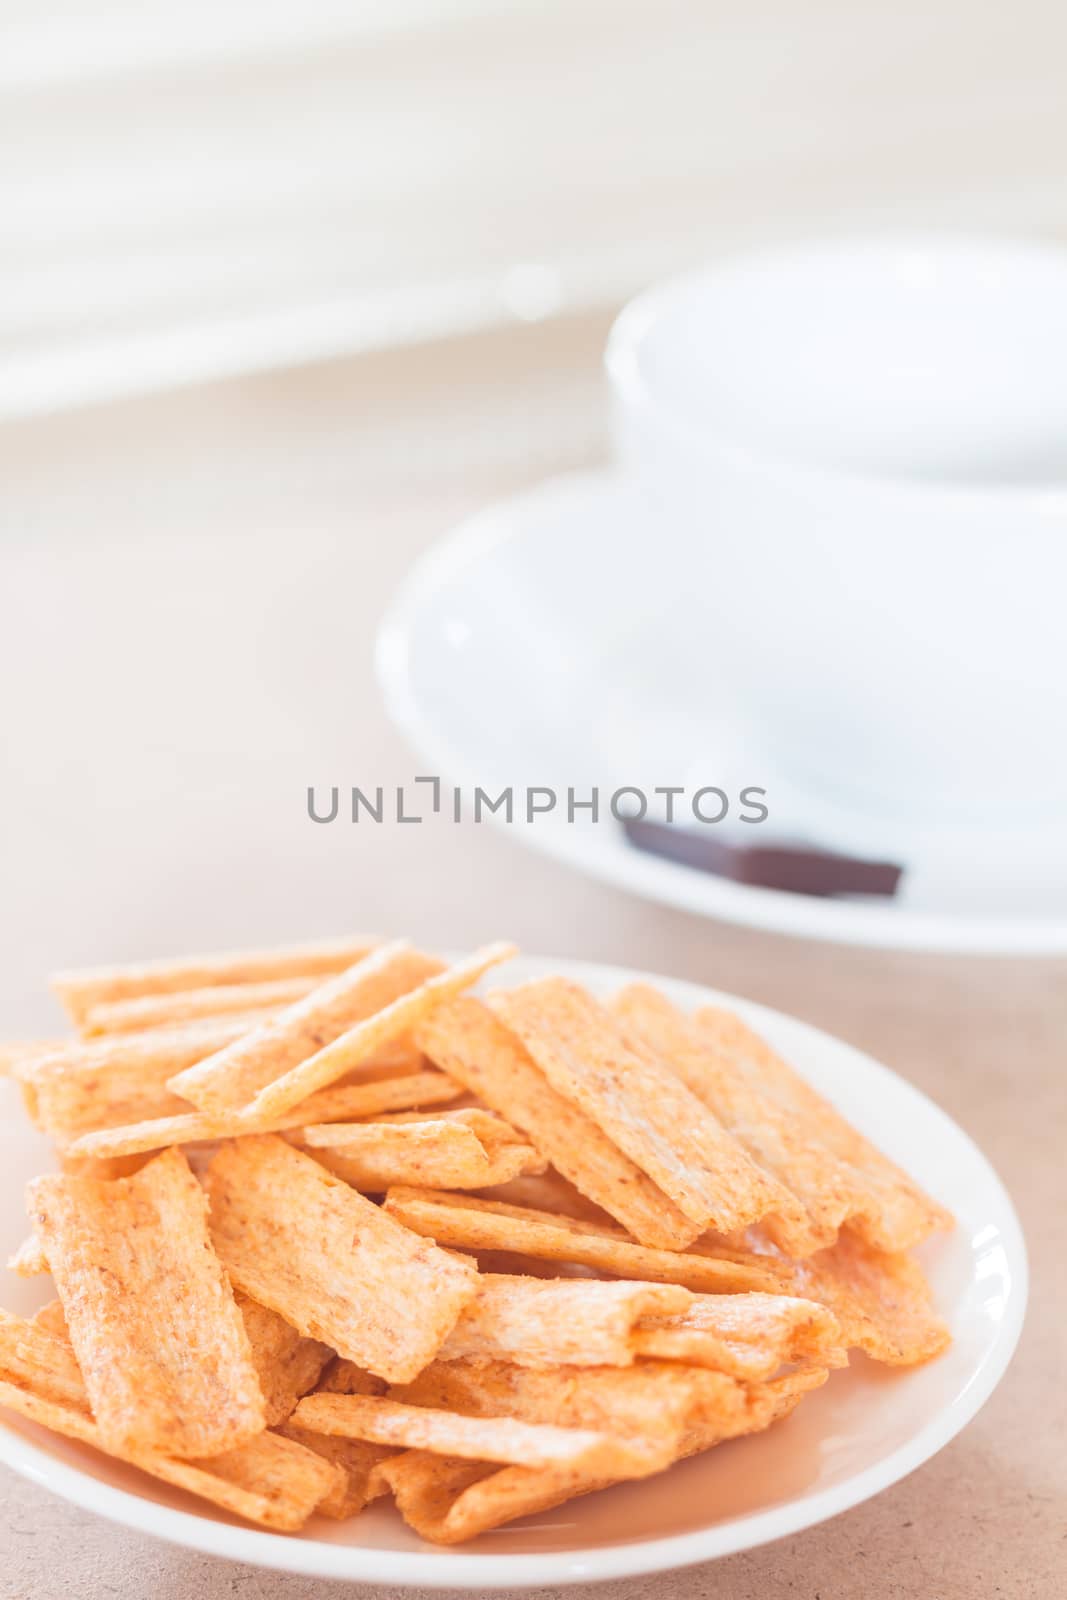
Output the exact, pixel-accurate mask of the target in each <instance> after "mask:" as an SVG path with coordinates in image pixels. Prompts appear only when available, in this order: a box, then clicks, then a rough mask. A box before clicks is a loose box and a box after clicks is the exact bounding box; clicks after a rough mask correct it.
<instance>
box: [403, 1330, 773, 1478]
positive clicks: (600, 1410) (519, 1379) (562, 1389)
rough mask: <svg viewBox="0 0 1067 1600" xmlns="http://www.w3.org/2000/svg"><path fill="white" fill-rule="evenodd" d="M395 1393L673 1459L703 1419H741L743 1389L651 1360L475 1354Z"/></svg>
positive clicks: (428, 1371)
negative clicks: (576, 1363) (580, 1361)
mask: <svg viewBox="0 0 1067 1600" xmlns="http://www.w3.org/2000/svg"><path fill="white" fill-rule="evenodd" d="M390 1397H391V1398H393V1399H397V1400H402V1401H404V1402H405V1403H407V1404H410V1405H416V1406H432V1407H435V1408H438V1409H440V1410H443V1411H457V1412H459V1413H460V1414H462V1415H464V1416H474V1417H517V1418H519V1419H520V1420H521V1421H523V1422H538V1423H541V1422H550V1423H554V1424H555V1425H556V1426H558V1427H563V1428H586V1429H589V1430H591V1431H592V1432H594V1433H604V1434H609V1435H611V1436H612V1437H615V1438H619V1439H630V1440H634V1441H641V1442H642V1443H643V1444H644V1445H645V1446H647V1448H648V1449H649V1450H650V1451H651V1452H652V1454H653V1456H654V1457H655V1460H656V1463H657V1464H658V1465H659V1466H664V1465H666V1464H667V1462H668V1461H670V1460H673V1459H674V1456H675V1454H676V1453H677V1449H678V1445H679V1442H680V1441H681V1440H682V1439H683V1438H684V1437H685V1435H686V1433H687V1432H688V1431H689V1430H690V1429H691V1428H693V1427H695V1426H696V1425H697V1424H698V1423H700V1424H703V1423H707V1422H711V1421H715V1422H717V1423H719V1424H721V1425H723V1426H726V1425H727V1424H729V1423H731V1421H732V1420H733V1419H736V1418H737V1417H739V1416H741V1415H742V1414H743V1412H744V1409H745V1406H746V1403H747V1401H746V1390H745V1388H744V1386H743V1385H742V1384H739V1383H736V1382H735V1381H734V1379H733V1378H729V1377H726V1376H724V1375H723V1374H722V1373H721V1372H710V1371H707V1370H706V1369H702V1368H699V1367H685V1366H681V1365H675V1364H671V1363H668V1362H659V1361H646V1362H641V1363H640V1364H639V1365H637V1366H632V1367H601V1366H597V1367H571V1366H564V1367H548V1368H539V1367H523V1366H519V1365H518V1364H517V1363H514V1362H509V1361H494V1360H487V1359H485V1358H484V1357H476V1358H474V1359H470V1360H463V1361H442V1360H437V1361H434V1362H433V1363H432V1364H431V1365H430V1366H428V1367H426V1368H425V1370H424V1371H423V1372H420V1373H419V1375H418V1377H417V1378H415V1379H414V1380H413V1382H411V1383H408V1384H404V1385H401V1386H395V1387H394V1388H393V1389H391V1390H390Z"/></svg>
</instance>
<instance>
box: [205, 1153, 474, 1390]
mask: <svg viewBox="0 0 1067 1600" xmlns="http://www.w3.org/2000/svg"><path fill="white" fill-rule="evenodd" d="M205 1182H206V1187H207V1191H208V1194H209V1196H210V1200H211V1228H212V1236H213V1238H214V1241H215V1248H216V1249H217V1250H218V1252H219V1255H220V1256H221V1257H222V1260H223V1262H224V1264H225V1266H226V1269H227V1271H228V1272H229V1274H230V1277H231V1279H232V1280H233V1282H234V1283H235V1284H236V1285H237V1287H238V1288H240V1289H243V1290H244V1292H245V1293H246V1294H248V1295H251V1297H252V1298H253V1299H254V1300H258V1301H259V1303H260V1304H261V1305H265V1306H269V1307H270V1308H271V1309H272V1310H273V1311H277V1312H278V1313H279V1315H280V1316H283V1317H284V1318H285V1319H286V1321H287V1322H290V1323H292V1325H293V1327H294V1328H297V1329H298V1330H299V1331H300V1332H301V1333H302V1334H305V1335H306V1336H307V1337H308V1338H312V1339H321V1340H322V1341H323V1342H324V1343H325V1344H328V1345H330V1346H332V1348H333V1349H334V1350H336V1351H338V1352H339V1354H341V1355H343V1356H347V1357H348V1359H349V1360H350V1361H354V1362H356V1363H357V1364H358V1365H359V1366H361V1367H366V1368H368V1369H369V1371H371V1372H373V1373H376V1374H377V1375H378V1376H380V1377H384V1378H388V1379H389V1380H390V1381H391V1382H397V1381H402V1380H403V1379H404V1378H409V1377H412V1376H414V1374H415V1373H416V1372H418V1371H419V1369H420V1368H421V1367H423V1366H424V1365H425V1364H426V1362H427V1361H430V1360H431V1359H432V1358H433V1356H434V1354H435V1353H436V1351H437V1350H438V1349H439V1348H440V1346H441V1345H442V1344H443V1343H444V1340H445V1339H446V1337H447V1336H448V1334H449V1332H450V1331H451V1329H452V1326H453V1324H454V1323H455V1321H456V1318H457V1317H458V1316H459V1314H460V1312H461V1310H462V1309H463V1307H464V1305H465V1304H466V1303H467V1301H468V1300H471V1299H473V1298H474V1296H475V1294H476V1293H477V1289H478V1276H477V1273H476V1272H475V1270H474V1268H473V1267H471V1266H468V1265H467V1264H466V1263H464V1262H461V1261H459V1260H456V1259H455V1258H453V1257H452V1256H450V1255H447V1254H446V1253H445V1252H444V1251H443V1250H438V1249H437V1248H436V1247H435V1246H433V1245H431V1244H428V1243H427V1242H426V1241H425V1240H424V1239H420V1238H417V1237H415V1236H414V1235H413V1234H412V1233H411V1232H409V1231H408V1230H407V1229H405V1228H404V1227H402V1226H401V1225H400V1224H399V1223H397V1222H396V1221H395V1220H394V1219H393V1218H392V1217H388V1216H386V1215H385V1213H384V1211H382V1210H381V1208H380V1207H378V1206H376V1205H373V1204H372V1203H371V1202H370V1201H369V1200H365V1199H364V1198H363V1196H362V1195H360V1194H357V1193H356V1191H355V1190H354V1189H351V1188H349V1186H348V1185H347V1184H345V1183H342V1182H341V1180H340V1179H339V1178H336V1177H334V1176H333V1175H332V1174H331V1173H329V1172H327V1171H326V1170H325V1169H324V1168H323V1167H321V1166H320V1165H319V1164H318V1162H317V1161H313V1160H312V1159H311V1157H310V1156H307V1155H304V1154H302V1152H300V1151H299V1150H294V1148H293V1147H292V1145H290V1144H286V1142H285V1141H284V1140H283V1139H279V1138H277V1137H276V1136H274V1135H271V1134H265V1135H258V1134H257V1135H253V1136H251V1137H249V1138H244V1139H237V1140H233V1141H231V1142H229V1143H227V1144H224V1145H223V1146H222V1147H221V1149H220V1150H219V1152H218V1154H217V1155H216V1156H215V1158H214V1160H213V1161H212V1163H211V1165H210V1167H209V1168H208V1171H207V1176H206V1180H205ZM280 1201H282V1203H279V1202H280Z"/></svg>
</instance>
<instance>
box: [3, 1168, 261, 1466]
mask: <svg viewBox="0 0 1067 1600" xmlns="http://www.w3.org/2000/svg"><path fill="white" fill-rule="evenodd" d="M28 1199H29V1206H30V1210H31V1214H32V1217H33V1223H34V1228H35V1231H36V1233H37V1237H38V1238H39V1240H40V1242H41V1244H42V1246H43V1249H44V1253H45V1255H46V1256H47V1258H48V1265H49V1269H50V1271H51V1273H52V1277H53V1278H54V1279H55V1283H56V1288H57V1290H58V1291H59V1297H60V1299H61V1300H62V1302H63V1310H64V1313H65V1315H66V1319H67V1325H68V1327H69V1329H70V1339H71V1344H72V1345H73V1347H74V1352H75V1354H76V1356H77V1358H78V1362H79V1364H80V1366H81V1369H82V1372H83V1373H84V1375H85V1384H86V1388H87V1390H88V1393H89V1397H90V1401H91V1403H92V1408H93V1415H94V1416H95V1418H96V1421H97V1424H98V1426H99V1429H100V1437H101V1438H102V1439H103V1441H104V1443H105V1445H106V1447H107V1448H108V1449H111V1450H113V1451H114V1452H116V1453H121V1454H125V1455H129V1454H130V1453H131V1452H136V1451H143V1450H158V1451H161V1452H162V1453H164V1454H166V1455H178V1456H209V1455H216V1454H219V1453H221V1452H222V1451H225V1450H230V1449H232V1448H233V1447H234V1446H235V1445H238V1444H241V1443H243V1442H244V1441H245V1440H246V1439H248V1438H250V1437H251V1436H252V1435H253V1434H255V1433H258V1432H259V1431H260V1430H261V1429H262V1428H263V1425H264V1406H263V1396H262V1394H261V1392H260V1388H259V1382H258V1379H257V1377H256V1371H255V1367H254V1366H253V1363H252V1355H251V1351H250V1349H249V1344H248V1337H247V1335H246V1333H245V1329H244V1324H243V1322H242V1320H241V1315H240V1312H239V1311H238V1310H237V1307H236V1305H235V1304H234V1300H233V1294H232V1292H231V1290H230V1286H229V1283H228V1281H227V1279H226V1275H225V1273H224V1272H223V1269H222V1266H221V1264H220V1263H219V1260H218V1258H217V1257H216V1255H215V1252H214V1250H213V1249H212V1247H211V1241H210V1238H209V1236H208V1230H207V1205H206V1202H205V1199H204V1195H203V1192H202V1190H201V1188H200V1185H199V1184H198V1183H197V1181H196V1179H195V1178H194V1177H193V1174H192V1173H191V1171H190V1170H189V1166H188V1163H187V1162H186V1160H185V1158H184V1157H183V1156H182V1155H181V1154H180V1152H178V1151H177V1150H170V1151H167V1152H166V1153H165V1154H164V1155H162V1156H159V1157H158V1158H157V1159H156V1160H154V1161H151V1162H149V1164H148V1165H147V1166H146V1167H143V1168H142V1169H141V1171H140V1172H138V1173H137V1174H136V1175H135V1176H134V1177H132V1178H120V1179H118V1180H117V1181H116V1182H113V1183H107V1182H100V1181H99V1180H97V1179H93V1178H76V1177H70V1176H65V1175H57V1176H51V1177H44V1178H36V1179H34V1181H33V1182H32V1183H31V1184H30V1185H29V1189H28Z"/></svg>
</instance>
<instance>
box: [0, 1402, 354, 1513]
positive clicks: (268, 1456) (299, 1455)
mask: <svg viewBox="0 0 1067 1600" xmlns="http://www.w3.org/2000/svg"><path fill="white" fill-rule="evenodd" d="M0 1405H3V1406H6V1407H8V1409H9V1410H11V1411H15V1412H17V1413H18V1414H19V1415H20V1416H23V1417H26V1418H28V1420H29V1421H31V1422H36V1423H39V1424H40V1426H41V1427H44V1428H49V1429H51V1431H52V1432H53V1433H59V1434H62V1435H63V1436H64V1437H65V1438H67V1439H77V1440H79V1441H80V1442H81V1443H83V1444H88V1445H93V1446H95V1448H96V1449H98V1450H102V1451H104V1452H105V1453H106V1454H108V1455H117V1456H118V1457H119V1459H120V1460H122V1461H126V1462H128V1463H129V1464H130V1465H131V1466H135V1467H139V1468H140V1470H141V1471H142V1472H147V1473H148V1474H149V1475H150V1476H151V1477H153V1478H158V1479H160V1480H161V1481H162V1482H164V1483H169V1484H171V1485H172V1486H173V1487H174V1488H176V1489H184V1490H185V1491H186V1493H188V1494H193V1495H197V1496H198V1497H199V1498H200V1499H202V1500H209V1501H211V1502H212V1504H214V1505H217V1506H221V1507H222V1509H223V1510H224V1511H230V1512H232V1513H233V1514H234V1515H235V1516H238V1517H244V1518H245V1519H246V1520H247V1521H249V1522H256V1523H259V1524H261V1525H262V1526H263V1527H265V1528H272V1529H274V1530H275V1531H276V1532H278V1533H296V1532H297V1531H298V1530H299V1529H300V1528H302V1527H303V1526H304V1523H305V1522H306V1521H307V1519H308V1517H309V1516H310V1515H311V1513H312V1512H313V1511H314V1510H315V1509H316V1507H317V1506H318V1505H319V1504H320V1502H321V1501H322V1500H323V1499H324V1498H326V1497H329V1496H331V1495H333V1494H335V1493H337V1492H339V1488H340V1480H339V1476H338V1471H337V1469H336V1468H334V1467H333V1466H332V1464H331V1463H330V1462H328V1461H324V1460H323V1459H322V1458H321V1456H319V1455H317V1454H315V1453H313V1452H312V1451H310V1450H307V1449H305V1448H304V1447H303V1446H302V1445H300V1444H298V1443H297V1442H296V1441H294V1440H292V1439H283V1438H281V1437H280V1436H279V1435H278V1434H276V1433H272V1432H264V1433H260V1434H257V1435H256V1437H255V1438H254V1439H251V1440H249V1442H248V1443H247V1444H244V1445H241V1446H239V1447H238V1448H237V1449H235V1450H228V1451H226V1452H225V1454H223V1455H218V1456H213V1457H212V1458H211V1459H210V1460H208V1461H176V1460H174V1459H172V1458H171V1457H168V1456H164V1455H160V1454H158V1453H155V1452H152V1451H141V1452H137V1453H135V1454H129V1455H124V1454H120V1453H119V1452H118V1451H114V1450H109V1449H108V1447H107V1446H106V1445H105V1444H104V1441H103V1439H102V1438H101V1435H100V1430H99V1428H98V1427H97V1425H96V1423H95V1422H94V1421H93V1420H92V1417H91V1415H90V1414H89V1411H88V1409H87V1408H85V1409H82V1408H79V1407H77V1406H74V1405H71V1404H65V1403H64V1402H62V1401H58V1400H50V1399H46V1398H44V1397H42V1396H41V1395H39V1394H37V1393H35V1392H34V1391H33V1390H32V1389H31V1388H29V1387H26V1386H24V1385H23V1384H21V1383H12V1382H9V1381H8V1380H7V1379H6V1378H0Z"/></svg>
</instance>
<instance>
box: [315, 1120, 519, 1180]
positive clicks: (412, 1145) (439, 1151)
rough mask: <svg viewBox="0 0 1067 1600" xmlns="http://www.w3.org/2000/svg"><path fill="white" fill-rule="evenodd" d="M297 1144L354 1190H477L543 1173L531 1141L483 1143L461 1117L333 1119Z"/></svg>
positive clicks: (320, 1125)
mask: <svg viewBox="0 0 1067 1600" xmlns="http://www.w3.org/2000/svg"><path fill="white" fill-rule="evenodd" d="M300 1138H301V1143H303V1144H305V1145H307V1146H308V1147H309V1148H311V1149H313V1150H314V1152H315V1154H316V1156H317V1157H318V1159H319V1160H321V1161H323V1162H324V1163H325V1165H326V1166H328V1167H329V1169H330V1171H331V1172H336V1173H337V1175H338V1177H341V1178H344V1180H345V1182H346V1183H350V1184H352V1185H353V1187H354V1188H356V1189H365V1190H369V1191H370V1192H371V1193H374V1194H382V1193H384V1192H385V1190H386V1189H388V1188H389V1186H390V1185H391V1184H394V1183H412V1184H426V1185H429V1186H434V1187H439V1188H443V1189H481V1188H484V1187H486V1185H488V1184H493V1183H505V1182H506V1181H507V1180H508V1179H509V1178H515V1177H518V1175H519V1174H520V1173H523V1172H543V1171H544V1169H545V1163H544V1161H543V1159H542V1158H541V1157H540V1156H539V1155H538V1153H537V1151H536V1150H535V1149H534V1148H533V1146H532V1145H528V1144H516V1143H514V1142H504V1143H501V1142H497V1143H496V1144H492V1143H490V1145H489V1147H488V1148H487V1146H486V1145H485V1144H483V1143H482V1141H481V1140H480V1139H479V1138H478V1136H477V1134H476V1133H475V1132H474V1130H473V1128H471V1127H470V1126H469V1125H466V1124H464V1123H461V1122H445V1121H440V1122H435V1121H426V1122H405V1123H399V1124H397V1123H382V1122H333V1123H314V1124H312V1125H311V1126H310V1127H305V1128H303V1129H302V1130H301V1135H300Z"/></svg>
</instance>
